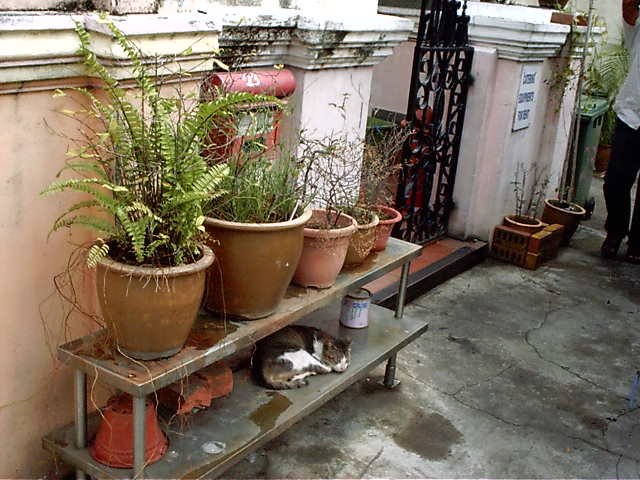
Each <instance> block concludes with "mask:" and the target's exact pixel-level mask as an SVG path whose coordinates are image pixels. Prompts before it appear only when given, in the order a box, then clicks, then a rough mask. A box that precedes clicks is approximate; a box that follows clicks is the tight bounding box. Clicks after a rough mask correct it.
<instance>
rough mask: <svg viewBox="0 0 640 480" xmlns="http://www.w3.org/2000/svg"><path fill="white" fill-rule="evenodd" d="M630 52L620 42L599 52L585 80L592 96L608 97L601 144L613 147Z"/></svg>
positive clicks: (609, 45) (608, 45)
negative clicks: (618, 99)
mask: <svg viewBox="0 0 640 480" xmlns="http://www.w3.org/2000/svg"><path fill="white" fill-rule="evenodd" d="M629 63H630V59H629V51H628V50H627V47H626V45H625V43H624V40H620V41H618V42H616V43H610V44H607V45H606V46H604V47H603V48H602V49H601V50H599V51H597V52H596V54H595V55H594V59H593V61H592V63H591V65H590V66H589V70H588V73H587V78H586V80H585V87H586V90H587V91H588V92H589V93H590V94H592V95H599V96H603V97H606V98H607V100H608V101H609V109H608V110H607V113H606V115H605V117H604V122H603V125H602V133H601V134H600V143H602V144H605V145H611V142H612V138H613V131H614V129H615V124H616V113H615V112H614V111H613V104H614V102H615V99H616V97H617V96H618V93H619V92H620V88H621V87H622V84H623V83H624V81H625V79H626V78H627V74H628V72H629Z"/></svg>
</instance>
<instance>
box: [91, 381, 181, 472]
mask: <svg viewBox="0 0 640 480" xmlns="http://www.w3.org/2000/svg"><path fill="white" fill-rule="evenodd" d="M144 413H145V415H144V421H145V431H144V434H145V442H144V444H145V449H144V459H145V462H146V463H147V464H150V463H154V462H157V461H158V460H160V458H162V456H163V455H164V453H165V452H166V451H167V446H168V445H169V442H168V440H167V437H166V436H165V435H164V433H163V432H162V430H161V429H160V424H159V423H158V418H157V417H156V410H155V408H154V406H153V404H152V403H151V402H149V401H148V400H147V402H146V405H145V412H144ZM89 453H90V454H91V456H92V457H93V458H94V459H96V460H97V461H98V462H100V463H102V464H104V465H108V466H110V467H114V468H132V467H133V402H132V400H131V396H130V395H128V394H126V393H125V394H121V395H118V396H115V397H111V398H110V399H109V401H108V402H107V406H106V407H105V408H104V409H103V410H102V421H101V423H100V427H99V428H98V433H97V434H96V436H95V438H94V439H93V441H92V443H91V445H90V447H89Z"/></svg>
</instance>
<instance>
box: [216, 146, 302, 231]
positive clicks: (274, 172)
mask: <svg viewBox="0 0 640 480" xmlns="http://www.w3.org/2000/svg"><path fill="white" fill-rule="evenodd" d="M228 165H229V175H228V176H226V177H225V179H224V181H223V183H222V187H223V189H224V190H225V193H224V194H223V195H222V196H221V197H220V198H219V199H217V200H216V201H214V202H211V203H210V205H209V207H208V209H207V212H208V215H209V216H211V217H214V218H219V219H221V220H227V221H231V222H240V223H274V222H284V221H288V220H292V219H294V218H296V217H298V216H300V215H301V214H302V212H304V209H305V208H306V207H307V205H308V204H309V202H310V200H311V198H310V197H309V196H307V195H305V184H304V180H303V177H302V175H304V173H306V172H307V171H308V168H309V165H305V164H304V163H303V162H302V161H298V160H296V159H295V158H294V157H293V156H291V155H288V154H283V153H281V154H279V155H277V156H276V157H275V158H273V159H271V158H270V156H269V155H258V156H253V158H251V156H249V155H247V154H240V155H238V156H236V157H235V158H233V159H231V160H229V161H228Z"/></svg>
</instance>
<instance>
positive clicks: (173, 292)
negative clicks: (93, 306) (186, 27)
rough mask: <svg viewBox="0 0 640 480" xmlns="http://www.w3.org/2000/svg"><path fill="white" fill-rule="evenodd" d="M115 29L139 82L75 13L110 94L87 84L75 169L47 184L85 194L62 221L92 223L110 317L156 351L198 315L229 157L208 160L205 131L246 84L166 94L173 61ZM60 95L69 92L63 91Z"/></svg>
mask: <svg viewBox="0 0 640 480" xmlns="http://www.w3.org/2000/svg"><path fill="white" fill-rule="evenodd" d="M108 26H109V29H110V30H111V32H112V34H113V36H114V38H115V39H116V41H117V42H118V43H119V45H120V47H121V48H122V49H123V50H124V51H125V52H126V54H127V57H128V61H129V62H130V64H131V65H132V70H133V73H134V76H135V82H136V87H137V90H133V89H131V90H125V89H124V88H123V87H122V86H121V85H120V83H119V82H118V80H116V79H115V78H114V77H113V76H112V75H111V74H110V73H109V71H108V70H107V68H106V67H105V66H103V65H102V64H101V63H100V61H99V60H98V59H97V57H96V55H95V54H94V53H93V52H92V51H91V49H90V41H91V39H90V36H89V34H88V32H87V31H86V30H85V29H84V27H83V26H82V25H81V24H79V23H77V24H76V32H77V34H78V37H79V39H80V54H81V56H82V58H83V60H84V64H85V66H86V68H87V70H88V71H89V72H90V73H91V74H94V75H96V76H97V77H98V78H99V79H100V80H101V82H102V89H103V92H104V95H102V94H100V95H99V94H95V95H94V94H93V93H92V91H91V90H89V89H84V88H74V89H71V90H73V91H75V92H77V93H79V94H81V95H83V96H84V97H85V98H86V100H87V103H88V106H86V107H83V108H81V109H80V110H78V111H67V112H66V113H67V114H68V115H71V116H73V117H75V118H77V120H78V121H79V122H80V123H81V124H82V125H83V128H81V129H80V132H81V133H83V134H84V137H85V138H83V139H82V141H81V143H80V146H79V148H78V149H76V150H73V151H70V152H69V156H70V157H71V158H70V159H69V160H68V163H67V166H66V167H65V169H64V170H70V171H72V172H73V173H74V174H75V176H74V178H70V179H65V180H60V181H56V182H54V183H52V184H51V185H49V187H48V188H46V189H45V190H44V191H43V192H42V193H43V194H45V195H48V194H53V193H58V192H62V191H67V190H72V191H75V192H80V193H83V194H87V195H88V198H87V199H84V200H82V201H80V202H78V203H76V204H74V205H73V206H71V207H70V208H69V209H68V210H67V211H66V212H64V213H63V214H62V215H61V216H60V217H59V218H58V219H57V220H56V221H55V222H54V224H53V227H52V231H55V230H59V229H61V228H63V227H70V226H80V227H89V228H91V229H93V230H94V231H96V232H97V233H98V235H99V238H97V240H96V241H95V242H94V243H93V245H92V246H91V248H90V249H89V253H88V256H87V264H88V266H89V267H91V268H93V267H97V275H96V283H97V294H98V300H99V305H100V309H101V312H102V316H103V318H104V321H105V324H106V327H107V329H108V332H109V334H110V336H111V337H112V339H113V340H114V341H115V345H116V347H117V349H118V350H119V351H120V352H121V353H123V354H125V355H128V356H131V357H134V358H137V359H141V360H150V359H155V358H161V357H167V356H170V355H173V354H175V353H176V352H178V351H179V350H180V349H181V348H182V346H183V344H184V342H185V340H186V338H187V336H188V334H189V331H190V329H191V327H192V324H193V322H194V320H195V318H196V315H197V312H198V309H199V306H200V302H201V300H202V295H203V291H204V281H205V272H206V269H207V268H208V267H209V266H210V265H211V264H212V262H213V252H212V251H211V250H210V249H209V248H208V247H206V246H204V245H203V244H202V239H203V232H204V225H203V224H204V216H203V209H202V207H203V204H204V202H205V201H208V200H210V199H211V198H215V197H216V196H219V195H220V194H221V193H222V187H221V185H222V182H223V180H224V178H225V175H226V174H227V171H228V167H227V166H225V165H215V166H208V165H207V164H206V163H205V161H204V159H203V158H202V156H201V155H200V151H201V144H200V141H201V139H202V138H203V137H204V136H205V135H206V134H207V132H208V131H209V129H210V128H211V125H210V123H211V121H212V119H213V118H216V117H220V116H224V115H228V114H230V112H232V111H233V109H234V106H235V105H237V104H239V103H242V102H244V101H246V100H247V98H246V97H245V96H243V95H238V94H234V95H230V96H220V97H218V98H216V99H214V100H212V101H210V102H197V101H195V95H193V96H191V95H186V94H181V93H180V91H178V92H177V93H175V92H174V95H173V96H163V92H162V91H161V88H162V79H161V77H160V76H159V75H158V73H157V72H158V71H160V70H161V69H162V68H164V67H166V64H167V63H169V62H171V61H174V60H175V59H173V58H171V59H168V58H162V57H157V56H156V57H155V58H153V59H152V61H151V62H149V61H148V59H145V60H144V61H143V60H142V58H143V55H142V53H141V52H140V51H139V50H138V49H137V48H136V46H135V45H134V44H133V43H132V42H131V41H130V40H129V39H127V38H126V37H125V36H124V35H123V34H122V32H121V31H120V30H119V29H118V28H117V27H116V26H115V25H113V24H108ZM56 94H57V95H61V96H64V95H66V93H65V92H63V91H57V93H56Z"/></svg>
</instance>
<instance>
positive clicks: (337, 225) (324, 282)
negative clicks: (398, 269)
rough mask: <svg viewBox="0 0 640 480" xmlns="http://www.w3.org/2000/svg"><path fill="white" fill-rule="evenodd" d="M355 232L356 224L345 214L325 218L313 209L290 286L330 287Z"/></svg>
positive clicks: (325, 215) (305, 229)
mask: <svg viewBox="0 0 640 480" xmlns="http://www.w3.org/2000/svg"><path fill="white" fill-rule="evenodd" d="M328 220H330V221H328ZM328 225H331V227H330V228H329V227H328ZM356 230H357V224H356V221H355V220H354V219H353V218H352V217H350V216H349V215H345V214H341V215H340V217H339V218H338V219H334V218H329V219H327V212H326V211H325V210H314V211H313V215H312V217H311V220H309V222H308V223H307V225H306V226H305V228H304V246H303V248H302V255H301V257H300V261H299V262H298V268H297V269H296V272H295V274H294V275H293V283H295V284H297V285H300V286H302V287H316V288H329V287H331V286H332V285H333V284H334V283H335V281H336V278H337V277H338V274H339V273H340V270H341V269H342V266H343V265H344V260H345V257H346V255H347V249H348V248H349V239H350V238H351V236H352V235H353V234H354V233H355V232H356Z"/></svg>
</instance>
